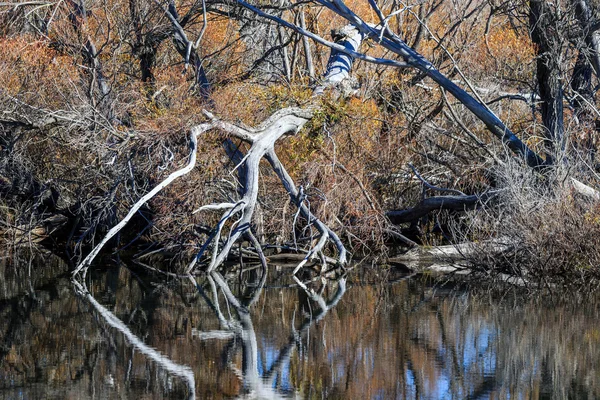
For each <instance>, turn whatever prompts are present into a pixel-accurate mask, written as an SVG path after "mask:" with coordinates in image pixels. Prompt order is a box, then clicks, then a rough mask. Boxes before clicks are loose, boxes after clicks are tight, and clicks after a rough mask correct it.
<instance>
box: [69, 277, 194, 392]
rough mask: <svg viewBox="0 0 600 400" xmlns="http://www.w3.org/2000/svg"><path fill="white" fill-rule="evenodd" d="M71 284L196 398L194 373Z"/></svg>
mask: <svg viewBox="0 0 600 400" xmlns="http://www.w3.org/2000/svg"><path fill="white" fill-rule="evenodd" d="M72 282H73V285H75V291H76V293H77V294H79V295H80V296H81V298H82V299H83V300H85V301H87V302H88V303H89V304H90V305H91V306H92V307H93V308H94V309H95V310H96V311H97V312H98V314H99V315H100V316H101V317H102V318H103V319H104V321H105V322H106V323H107V324H109V325H110V326H112V327H113V328H114V329H116V330H118V331H119V332H120V333H122V334H123V336H124V337H125V338H126V339H127V340H128V341H129V343H130V344H131V345H132V346H133V347H135V348H136V349H137V350H138V351H139V352H140V353H142V354H143V355H145V356H146V357H148V358H149V359H151V360H152V361H154V362H155V363H156V364H158V366H160V367H161V368H163V369H164V370H166V371H167V372H169V373H171V374H173V375H176V376H178V377H180V378H182V379H183V380H184V381H185V383H186V384H187V386H188V389H189V393H190V396H189V399H195V398H196V384H195V379H194V373H193V371H192V369H191V368H190V367H188V366H187V365H181V364H176V363H174V362H173V361H171V360H170V359H169V358H167V357H166V356H164V355H163V354H161V353H160V352H159V351H157V350H156V349H153V348H152V347H150V346H148V345H146V344H145V343H144V342H142V341H141V340H140V339H139V338H138V337H137V336H135V335H134V334H133V332H131V330H130V329H129V328H128V327H127V325H125V324H124V323H123V322H122V321H121V320H120V319H119V318H117V317H116V316H115V315H114V314H113V313H112V312H110V311H109V310H108V309H106V307H104V306H103V305H102V304H100V303H98V301H96V299H95V298H94V297H93V296H92V295H91V294H90V292H89V291H88V290H87V288H86V286H85V284H84V283H81V282H79V281H77V280H75V279H73V280H72Z"/></svg>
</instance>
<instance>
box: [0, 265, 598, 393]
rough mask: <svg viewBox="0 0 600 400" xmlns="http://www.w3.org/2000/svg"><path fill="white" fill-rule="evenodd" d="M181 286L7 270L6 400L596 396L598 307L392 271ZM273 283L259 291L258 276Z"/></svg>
mask: <svg viewBox="0 0 600 400" xmlns="http://www.w3.org/2000/svg"><path fill="white" fill-rule="evenodd" d="M289 273H290V270H289V269H283V268H276V267H274V266H273V267H271V268H270V269H269V272H268V274H267V276H266V277H264V276H263V275H262V274H261V272H260V270H259V269H256V270H253V271H249V272H245V273H243V274H241V275H239V274H235V275H231V276H227V277H224V276H222V275H220V274H212V275H210V276H203V277H196V278H195V279H187V278H184V279H177V278H172V277H171V278H169V277H165V276H159V275H149V274H148V273H147V272H145V271H144V270H140V269H134V270H130V269H128V268H125V267H115V266H103V267H102V268H99V269H97V270H94V271H91V272H90V274H88V279H87V280H86V282H79V283H73V282H72V281H71V280H70V279H69V276H68V273H67V267H66V266H65V265H64V264H63V263H62V262H61V261H60V260H59V259H57V258H56V257H51V256H48V255H46V256H43V257H42V256H36V257H28V256H25V257H24V256H22V255H19V256H17V255H14V254H9V255H7V256H6V257H5V258H3V259H2V261H0V398H2V399H46V398H51V399H113V398H114V399H117V398H118V399H122V398H128V399H163V398H165V399H191V398H197V399H221V398H268V399H270V398H273V399H275V398H302V399H304V398H310V399H313V398H314V399H322V398H327V399H506V398H515V399H538V398H548V399H553V398H555V399H565V398H573V399H595V398H600V375H599V373H600V350H599V348H600V346H599V342H600V327H599V326H598V324H597V322H598V320H599V319H598V317H599V315H598V314H599V308H598V304H597V303H596V302H593V301H589V302H587V303H581V302H580V303H577V304H575V303H573V302H565V301H561V302H553V301H551V300H548V301H539V300H537V301H536V300H533V299H532V300H523V299H522V298H521V297H518V296H512V295H507V296H505V297H504V298H496V296H486V295H482V294H474V293H473V292H471V291H469V290H467V289H464V288H460V287H457V286H452V285H446V286H441V285H440V284H436V283H435V281H433V280H431V279H427V278H424V277H420V276H405V275H402V274H400V273H398V272H395V271H393V270H387V269H384V268H381V269H379V270H376V271H368V273H367V272H365V271H360V270H358V269H357V271H353V272H351V273H349V274H348V275H346V276H341V277H340V276H338V277H337V278H336V279H320V278H318V279H315V280H312V281H308V280H297V281H296V280H293V279H291V278H290V276H289ZM263 277H264V279H262V278H263Z"/></svg>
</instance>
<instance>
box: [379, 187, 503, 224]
mask: <svg viewBox="0 0 600 400" xmlns="http://www.w3.org/2000/svg"><path fill="white" fill-rule="evenodd" d="M500 192H502V190H492V191H489V192H484V193H481V194H473V195H465V196H434V197H429V198H426V199H423V200H422V201H421V202H420V203H419V204H417V205H416V206H414V207H412V208H408V209H405V210H391V211H388V212H386V214H385V215H386V216H387V217H388V218H389V220H390V222H392V223H393V224H396V225H397V224H402V223H405V222H412V221H416V220H418V219H419V218H422V217H424V216H425V215H427V214H429V213H430V212H432V211H436V210H454V211H464V210H469V209H473V208H477V207H478V206H479V205H481V204H482V203H484V202H486V201H489V200H491V199H493V198H494V197H496V196H498V194H500Z"/></svg>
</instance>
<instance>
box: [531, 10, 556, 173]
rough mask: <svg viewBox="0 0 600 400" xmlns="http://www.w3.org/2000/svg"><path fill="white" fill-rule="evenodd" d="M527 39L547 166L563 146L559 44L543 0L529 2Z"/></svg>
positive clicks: (553, 21) (552, 14) (554, 21)
mask: <svg viewBox="0 0 600 400" xmlns="http://www.w3.org/2000/svg"><path fill="white" fill-rule="evenodd" d="M529 24H530V29H531V39H532V41H533V43H534V44H535V45H536V52H537V59H536V71H537V83H538V87H539V92H540V98H541V102H542V105H541V113H542V124H543V125H544V142H545V146H546V149H547V151H548V157H550V158H548V159H547V162H548V163H551V162H552V161H553V159H554V158H555V157H556V154H557V152H559V151H561V150H562V149H563V147H564V121H563V87H562V79H561V61H562V43H561V38H560V37H559V35H558V26H557V20H556V17H555V14H554V10H553V9H552V7H551V6H550V4H549V3H548V2H547V1H546V0H531V1H530V3H529Z"/></svg>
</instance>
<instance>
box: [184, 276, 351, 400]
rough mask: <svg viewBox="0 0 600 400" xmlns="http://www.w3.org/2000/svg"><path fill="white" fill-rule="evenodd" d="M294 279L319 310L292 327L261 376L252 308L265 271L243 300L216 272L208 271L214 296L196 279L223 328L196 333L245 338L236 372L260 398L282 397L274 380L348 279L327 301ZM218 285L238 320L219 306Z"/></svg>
mask: <svg viewBox="0 0 600 400" xmlns="http://www.w3.org/2000/svg"><path fill="white" fill-rule="evenodd" d="M295 280H296V283H297V284H298V286H299V287H301V288H302V290H304V291H305V292H306V293H307V295H308V297H309V298H310V299H311V300H312V301H314V302H315V303H316V304H317V305H318V306H319V309H320V310H319V311H317V312H315V313H314V314H312V315H308V316H307V317H306V319H305V320H304V322H303V323H302V325H301V326H300V328H299V329H298V330H295V329H294V330H293V332H292V334H291V335H290V338H289V342H288V344H286V345H285V346H284V347H283V348H282V349H281V351H279V352H278V356H277V359H276V360H275V361H274V362H273V365H272V366H271V368H270V369H269V370H268V371H266V372H265V374H264V375H263V376H262V377H261V376H260V374H259V372H258V371H259V369H258V359H259V358H258V344H257V340H256V333H255V331H254V325H253V324H252V319H251V316H250V311H249V308H250V307H251V305H252V304H253V303H254V302H255V301H256V300H257V299H258V297H259V295H260V293H261V291H262V288H263V286H264V283H265V281H266V273H263V274H262V276H261V280H260V283H259V284H258V286H257V287H256V288H255V290H254V292H253V293H252V294H251V295H250V296H249V297H247V298H246V300H244V301H241V300H239V299H238V298H236V297H235V296H234V294H233V293H232V291H231V289H230V288H229V286H228V285H227V282H226V281H225V280H224V279H223V277H222V276H221V275H220V274H219V273H217V272H212V273H211V274H210V275H208V282H209V285H210V286H211V291H212V295H213V299H212V300H211V299H210V298H209V297H208V296H206V295H205V294H204V293H203V290H202V288H201V287H200V286H199V285H197V284H196V282H195V281H193V282H194V284H195V285H196V286H197V287H198V289H199V290H200V292H201V294H202V295H203V297H204V298H205V300H206V301H207V303H208V304H209V306H210V307H211V308H212V310H213V311H214V312H215V314H216V316H217V318H218V320H219V323H220V326H221V329H222V330H218V331H210V332H198V333H195V335H196V336H197V337H198V338H199V339H201V340H210V339H229V340H230V339H234V338H235V339H238V340H240V341H241V342H242V353H243V357H242V359H243V365H242V371H237V372H239V374H238V375H239V376H240V378H241V379H243V383H244V389H245V391H246V392H247V393H251V394H253V395H255V396H256V397H258V398H279V394H278V393H276V392H275V390H274V389H273V387H274V385H273V384H274V382H275V380H276V378H277V376H278V375H279V374H280V373H281V371H282V370H283V369H284V367H285V366H286V365H288V364H289V362H290V359H291V356H292V354H293V350H294V349H295V348H297V344H298V343H300V342H301V340H302V338H303V337H304V336H306V334H307V333H308V330H309V329H310V327H311V326H313V325H314V324H315V323H317V322H318V321H320V320H322V319H323V318H324V317H325V315H326V314H327V313H328V312H329V310H331V309H332V308H334V307H335V306H336V305H337V303H338V302H339V301H340V299H341V298H342V296H343V295H344V293H345V291H346V280H345V279H344V278H342V279H340V280H339V281H338V284H337V291H336V293H335V294H334V295H333V296H332V297H331V299H330V300H328V301H327V300H325V299H324V298H323V297H322V296H321V295H319V294H318V293H316V292H315V291H314V290H312V289H310V288H308V287H307V286H306V285H305V284H304V283H302V282H301V281H300V280H299V279H297V278H295ZM217 287H218V289H220V290H221V291H222V292H223V294H224V295H225V298H226V300H227V302H228V304H229V305H230V306H232V307H233V309H234V310H235V311H236V314H237V320H234V319H227V318H225V316H224V315H223V313H222V312H221V310H220V308H219V301H218V294H217ZM231 368H233V369H234V370H235V367H233V366H231Z"/></svg>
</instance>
